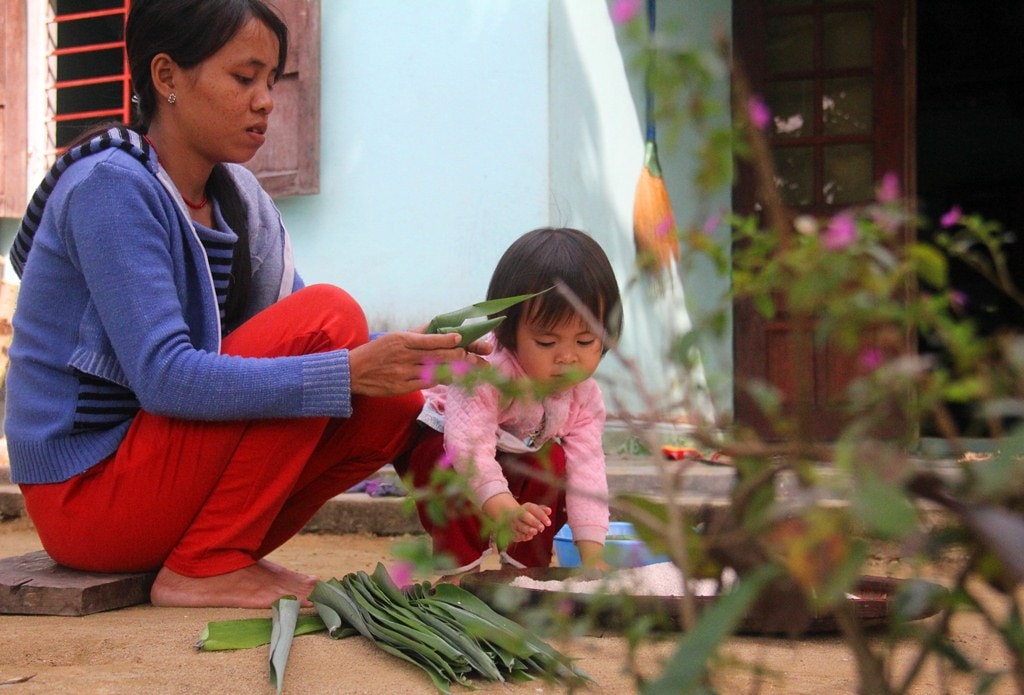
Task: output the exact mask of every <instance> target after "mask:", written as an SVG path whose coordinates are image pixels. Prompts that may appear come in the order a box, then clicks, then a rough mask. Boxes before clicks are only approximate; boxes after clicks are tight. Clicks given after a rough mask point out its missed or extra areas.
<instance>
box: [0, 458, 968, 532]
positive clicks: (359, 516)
mask: <svg viewBox="0 0 1024 695" xmlns="http://www.w3.org/2000/svg"><path fill="white" fill-rule="evenodd" d="M674 465H679V466H680V468H679V470H680V471H681V473H680V474H679V481H678V484H677V485H676V486H675V495H674V496H675V499H676V501H677V502H679V503H680V504H681V505H682V506H683V507H684V508H690V509H699V508H701V507H705V506H708V505H712V506H720V505H726V504H728V498H729V494H730V492H731V491H732V489H733V487H734V485H735V481H736V472H735V470H734V469H733V468H731V467H729V466H721V465H709V464H704V463H698V462H692V461H688V462H685V463H683V464H676V463H675V462H664V463H663V462H660V461H657V460H655V459H652V458H651V457H649V456H627V455H621V454H610V455H608V460H607V464H606V466H607V473H608V487H609V491H610V492H611V493H612V495H613V496H615V495H624V494H633V495H642V496H647V497H651V498H653V499H660V500H664V499H667V498H668V494H669V493H668V491H669V488H670V487H671V485H672V484H671V480H666V479H665V472H666V470H671V467H672V466H674ZM933 468H934V469H935V470H936V471H937V472H939V473H940V474H942V475H949V476H954V475H956V474H957V471H958V469H957V468H956V465H955V464H954V463H953V462H947V463H942V462H940V463H937V464H935V465H934V466H933ZM817 477H818V484H817V485H816V486H815V487H814V488H813V489H810V490H808V489H804V488H801V487H800V486H799V485H798V484H797V482H796V479H795V477H794V476H792V475H791V474H784V475H781V476H780V477H779V479H778V480H777V482H776V494H777V496H778V497H779V498H780V499H787V498H788V499H791V500H792V502H793V503H794V504H806V503H812V502H816V503H825V504H845V501H844V500H845V495H844V488H845V487H846V486H845V484H844V481H845V477H844V476H843V475H842V474H841V473H840V472H838V471H836V470H835V469H833V468H831V467H829V466H824V465H823V466H820V467H818V469H817ZM374 479H376V480H378V481H379V482H382V483H391V484H392V485H394V486H396V487H398V488H399V489H401V483H400V482H399V480H398V478H397V475H396V474H395V472H394V469H392V468H391V467H390V466H385V467H384V468H382V469H381V470H380V471H379V472H378V473H377V474H375V476H374ZM24 514H25V505H24V500H23V499H22V496H21V492H20V490H19V489H18V486H17V485H13V484H11V483H10V471H9V468H8V466H7V460H6V448H5V447H3V446H2V440H0V521H2V520H4V519H9V518H16V517H20V516H23V515H24ZM614 516H615V515H614V514H613V517H614ZM305 530H306V531H307V532H311V533H338V534H343V533H368V534H375V535H402V534H410V533H421V532H422V528H421V526H420V524H419V521H418V519H417V518H416V515H415V512H414V511H413V509H412V506H411V501H410V500H409V499H408V498H407V497H400V496H371V495H370V494H367V493H366V492H347V493H344V494H341V495H338V496H336V497H334V498H333V499H331V500H329V501H328V503H327V504H325V505H324V507H323V508H322V509H321V510H320V511H319V512H317V514H316V515H315V516H314V517H313V519H312V520H310V522H309V524H308V525H307V526H306V528H305Z"/></svg>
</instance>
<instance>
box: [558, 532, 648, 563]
mask: <svg viewBox="0 0 1024 695" xmlns="http://www.w3.org/2000/svg"><path fill="white" fill-rule="evenodd" d="M555 557H557V558H558V566H559V567H579V566H580V551H579V549H578V548H577V547H576V544H575V543H573V540H572V531H571V530H570V529H569V525H568V524H566V525H565V526H563V527H562V528H560V529H558V533H556V534H555ZM604 559H605V562H607V563H608V564H609V565H611V566H612V567H642V566H643V565H653V564H655V563H657V562H668V556H666V555H655V554H653V553H651V550H650V548H648V547H647V544H646V543H644V542H643V541H642V540H640V539H639V538H637V536H636V529H634V528H633V524H631V523H629V522H628V521H613V522H611V523H610V524H608V540H606V541H605V543H604Z"/></svg>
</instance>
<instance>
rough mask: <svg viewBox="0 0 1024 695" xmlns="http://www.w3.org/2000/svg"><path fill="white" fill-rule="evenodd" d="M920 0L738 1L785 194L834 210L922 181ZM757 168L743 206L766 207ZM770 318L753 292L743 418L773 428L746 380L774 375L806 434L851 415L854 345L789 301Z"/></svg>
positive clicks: (748, 61) (742, 190)
mask: <svg viewBox="0 0 1024 695" xmlns="http://www.w3.org/2000/svg"><path fill="white" fill-rule="evenodd" d="M911 3H912V0H860V1H855V0H736V2H735V3H734V8H733V31H734V34H733V35H734V41H735V51H736V55H737V57H738V58H739V60H740V64H741V65H742V66H743V69H744V71H745V72H746V74H747V77H748V79H749V81H750V83H751V87H752V90H753V91H754V92H755V93H757V94H760V95H761V96H762V97H763V99H764V101H765V102H766V104H767V105H768V107H769V108H770V110H771V112H772V114H773V122H772V123H771V124H769V126H768V129H767V132H768V135H769V142H770V146H771V151H772V156H773V159H774V164H775V170H776V181H777V182H778V183H779V190H780V193H781V195H782V198H783V201H784V203H785V204H786V205H787V207H788V208H789V209H790V210H791V211H792V212H794V213H796V214H799V213H808V214H813V215H816V216H830V215H832V214H834V213H836V212H838V211H840V210H841V209H843V208H845V207H847V206H850V205H856V204H858V203H863V202H867V201H870V200H872V199H873V198H874V194H875V187H876V185H877V182H878V181H879V180H880V179H881V178H882V177H883V176H884V175H885V174H886V173H888V172H893V173H896V174H897V175H899V177H900V180H901V182H902V184H903V188H904V190H905V191H907V192H912V190H913V180H912V177H911V172H912V171H913V167H912V166H911V165H912V162H911V161H910V160H911V159H912V158H911V157H910V156H909V155H908V152H910V151H911V149H910V147H909V143H908V139H909V138H908V133H909V132H910V128H909V126H910V123H909V121H910V120H911V119H910V116H909V115H908V114H909V112H908V111H907V109H906V106H905V105H906V104H908V103H909V101H908V91H907V90H908V86H907V85H908V80H907V73H908V66H911V65H912V61H911V57H912V51H911V47H910V46H909V40H908V36H907V31H906V30H907V28H908V27H910V26H912V24H911V18H910V16H909V12H910V11H911V9H912V6H911ZM757 202H758V201H757V197H756V193H755V186H754V182H753V177H752V176H751V175H750V173H749V172H746V171H743V170H742V169H741V171H740V172H739V175H738V180H737V185H736V187H735V190H734V200H733V205H734V208H735V209H736V210H737V212H740V213H750V212H752V211H754V210H756V209H757ZM779 309H780V311H779V313H778V314H777V315H776V317H775V318H773V319H772V320H766V319H765V318H764V317H763V316H762V315H761V314H759V313H758V312H757V311H756V310H755V309H754V308H753V307H752V306H751V305H750V304H749V303H746V302H737V303H736V306H735V307H734V311H735V314H734V316H735V329H734V336H735V356H736V375H735V379H736V390H735V408H736V418H737V420H738V421H739V422H740V423H742V424H746V425H750V426H753V427H755V428H756V429H757V430H758V431H759V432H760V433H761V434H762V435H763V436H766V437H769V438H771V437H773V436H774V435H775V431H774V428H773V423H772V422H769V421H768V419H767V418H765V417H764V416H763V415H762V414H761V413H760V411H759V409H758V408H757V407H756V406H755V404H754V401H753V399H752V398H751V397H750V396H749V395H748V390H747V388H746V386H747V385H748V384H750V383H751V382H752V381H762V382H767V383H769V384H772V385H774V386H776V387H777V388H778V389H779V390H780V391H781V393H782V394H783V402H784V407H785V408H786V410H787V412H790V413H792V414H797V415H799V419H800V422H801V430H802V433H803V434H805V435H807V436H810V437H813V438H815V439H830V438H832V437H834V436H835V434H836V433H837V432H838V430H839V427H840V425H841V422H842V420H841V413H840V406H841V404H842V394H843V390H844V387H845V386H846V384H847V383H848V382H849V381H850V379H851V378H852V377H853V375H854V374H855V373H856V368H857V367H856V364H855V356H853V355H850V354H846V353H843V352H841V351H839V350H838V349H836V348H834V347H833V346H824V347H817V346H815V345H814V344H813V342H812V340H811V335H810V332H809V330H807V327H801V328H800V329H798V328H797V327H796V326H795V325H794V322H793V321H792V320H791V317H789V316H787V314H786V312H785V308H784V307H780V308H779Z"/></svg>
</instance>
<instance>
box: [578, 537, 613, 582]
mask: <svg viewBox="0 0 1024 695" xmlns="http://www.w3.org/2000/svg"><path fill="white" fill-rule="evenodd" d="M576 548H577V549H578V550H579V551H580V565H582V566H583V571H584V574H600V573H602V572H607V571H609V570H610V569H611V568H612V566H611V565H609V564H608V563H607V562H606V561H605V559H604V545H603V544H602V543H598V542H596V541H576Z"/></svg>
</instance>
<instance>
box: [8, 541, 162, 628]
mask: <svg viewBox="0 0 1024 695" xmlns="http://www.w3.org/2000/svg"><path fill="white" fill-rule="evenodd" d="M155 576H156V573H155V572H148V573H135V574H129V573H125V574H100V573H95V572H80V571H78V570H73V569H70V568H67V567H64V566H62V565H58V564H57V563H56V562H54V561H53V560H52V559H50V556H49V555H47V554H46V551H45V550H37V551H36V552H33V553H28V554H26V555H19V556H17V557H8V558H3V559H0V614H3V613H6V614H18V615H89V614H90V613H99V612H100V611H109V610H113V609H115V608H125V607H127V606H135V605H138V604H140V603H147V602H148V601H149V589H150V587H151V586H152V584H153V579H154V577H155Z"/></svg>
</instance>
